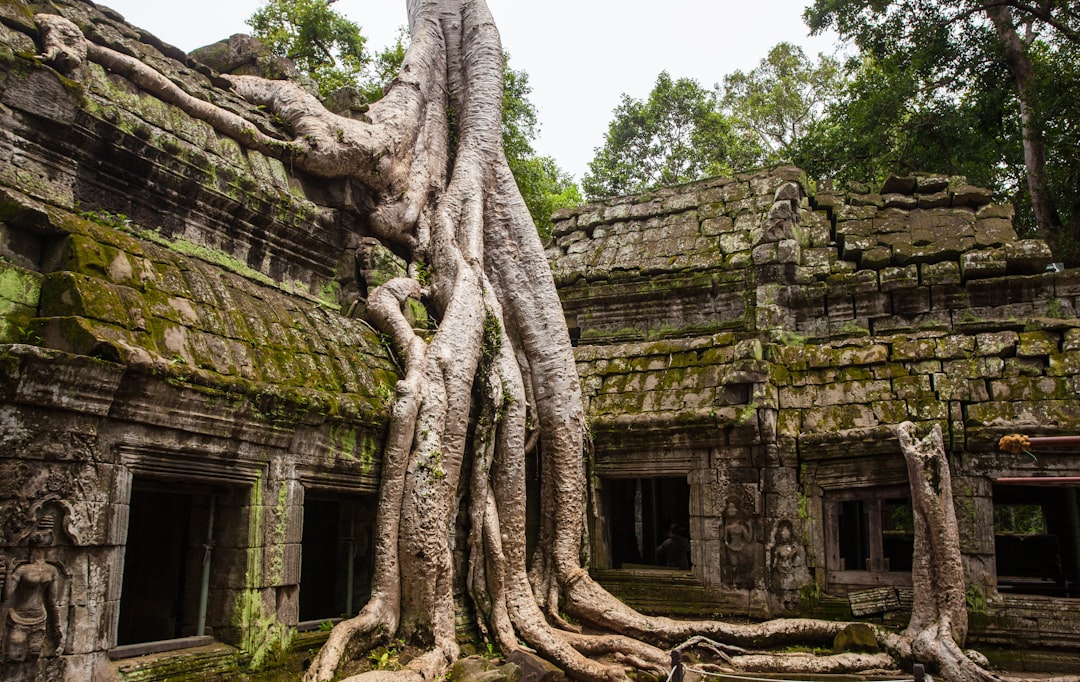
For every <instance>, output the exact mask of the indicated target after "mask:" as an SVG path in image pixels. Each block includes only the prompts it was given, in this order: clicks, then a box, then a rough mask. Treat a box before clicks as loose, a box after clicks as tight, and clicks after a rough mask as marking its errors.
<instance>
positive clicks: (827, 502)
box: [822, 484, 911, 587]
mask: <svg viewBox="0 0 1080 682" xmlns="http://www.w3.org/2000/svg"><path fill="white" fill-rule="evenodd" d="M910 498H911V491H910V488H909V487H908V486H907V485H896V484H894V485H869V486H861V487H856V488H847V489H837V490H825V491H824V494H823V496H822V512H823V517H824V518H823V526H824V530H825V569H826V570H825V573H826V576H825V577H826V582H827V583H828V585H829V586H830V587H832V586H837V585H843V586H878V585H882V586H900V587H909V586H911V571H908V570H904V571H893V570H890V569H889V568H888V567H887V566H886V563H887V559H886V558H885V557H884V551H883V540H884V533H883V529H882V523H881V519H882V515H881V510H882V507H883V506H884V503H885V501H886V500H894V499H910ZM850 501H862V502H864V504H866V503H868V504H866V507H867V510H868V512H869V513H868V514H867V517H868V522H869V525H870V528H869V533H868V535H869V541H870V548H869V549H870V566H869V567H867V568H848V567H846V566H845V567H844V568H839V566H841V564H842V563H843V560H842V559H841V557H840V538H839V535H840V518H839V516H840V506H841V504H842V503H844V502H850Z"/></svg>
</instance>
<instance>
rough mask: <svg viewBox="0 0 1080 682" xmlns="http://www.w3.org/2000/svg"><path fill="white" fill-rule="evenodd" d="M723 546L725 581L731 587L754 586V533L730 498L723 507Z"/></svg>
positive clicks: (740, 510)
mask: <svg viewBox="0 0 1080 682" xmlns="http://www.w3.org/2000/svg"><path fill="white" fill-rule="evenodd" d="M722 536H723V540H724V548H725V549H726V550H727V566H726V568H727V573H728V577H727V582H728V584H729V585H731V586H732V587H745V588H749V587H753V586H754V555H753V544H752V543H753V540H754V533H753V531H752V530H751V528H750V522H749V521H748V520H747V518H746V515H745V514H744V513H743V511H742V509H741V508H740V506H739V501H738V500H737V499H735V498H730V499H728V501H727V506H726V507H725V509H724V528H723V533H722Z"/></svg>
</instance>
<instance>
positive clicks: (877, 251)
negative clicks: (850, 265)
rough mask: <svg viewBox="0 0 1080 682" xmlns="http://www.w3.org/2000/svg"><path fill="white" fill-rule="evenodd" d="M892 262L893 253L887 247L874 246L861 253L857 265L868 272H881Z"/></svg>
mask: <svg viewBox="0 0 1080 682" xmlns="http://www.w3.org/2000/svg"><path fill="white" fill-rule="evenodd" d="M892 262H893V251H892V249H890V248H889V247H887V246H875V247H872V248H869V249H866V250H865V251H863V252H862V257H861V258H860V259H859V265H860V266H862V267H864V268H867V269H869V270H881V269H882V268H885V267H888V266H889V265H891V264H892Z"/></svg>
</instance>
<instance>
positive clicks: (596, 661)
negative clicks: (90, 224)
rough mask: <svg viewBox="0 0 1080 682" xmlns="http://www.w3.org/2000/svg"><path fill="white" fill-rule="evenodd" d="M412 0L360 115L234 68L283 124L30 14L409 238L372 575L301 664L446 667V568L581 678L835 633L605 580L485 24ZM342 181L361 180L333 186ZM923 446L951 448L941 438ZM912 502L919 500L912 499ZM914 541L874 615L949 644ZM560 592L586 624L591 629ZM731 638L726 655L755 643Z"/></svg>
mask: <svg viewBox="0 0 1080 682" xmlns="http://www.w3.org/2000/svg"><path fill="white" fill-rule="evenodd" d="M408 8H409V27H410V31H411V34H412V42H411V44H410V46H409V48H408V51H407V53H406V55H405V59H404V62H403V64H402V68H401V72H400V75H399V76H398V78H397V79H395V80H394V81H393V82H392V83H391V84H390V86H389V87H388V89H387V92H386V94H385V96H384V97H383V98H382V99H380V100H379V101H378V102H375V103H374V104H372V105H371V108H370V110H369V111H368V112H367V117H366V119H365V120H363V121H359V120H354V119H351V118H343V117H340V116H336V115H334V114H332V113H330V112H328V111H327V110H326V109H325V108H323V106H322V105H321V104H320V103H319V101H318V99H317V98H315V97H314V96H313V95H311V94H310V93H309V92H308V91H306V90H305V89H304V88H302V87H300V86H298V85H296V84H294V83H291V82H288V81H268V80H264V79H261V78H256V77H234V78H232V79H231V82H232V84H233V86H234V88H235V89H236V91H237V92H238V93H239V94H241V95H242V96H243V97H245V98H246V99H248V100H249V101H250V102H253V103H257V104H259V105H260V106H264V107H267V108H269V109H272V110H273V111H275V112H276V113H277V114H278V116H280V117H281V118H282V119H283V120H284V121H286V122H287V123H288V125H289V127H290V128H291V130H292V132H293V134H294V140H293V141H291V142H289V141H282V140H279V139H272V138H270V137H268V136H267V135H265V134H264V133H263V132H261V131H260V130H259V129H258V128H256V127H255V126H254V125H253V124H252V123H251V122H249V121H248V120H246V119H245V118H243V117H242V116H240V115H238V114H237V113H235V112H233V111H231V110H226V109H223V108H219V107H217V106H215V105H213V104H211V103H208V102H206V101H205V100H202V99H198V98H195V97H193V96H191V95H189V94H188V93H187V92H185V91H184V90H183V89H181V88H180V87H179V86H177V85H176V84H175V83H173V82H172V81H171V80H169V79H167V78H165V77H164V76H162V74H160V73H158V72H157V71H155V70H154V69H153V68H152V67H150V66H148V65H147V64H144V63H143V62H141V61H138V60H136V59H134V58H132V57H131V56H129V55H126V54H122V53H120V52H117V51H114V50H112V49H110V48H108V47H104V46H102V45H98V44H96V43H93V42H88V41H86V40H85V39H84V38H83V36H82V35H81V33H80V32H79V30H78V28H77V27H75V25H74V24H72V23H71V22H69V21H67V20H65V19H61V18H59V17H52V16H47V15H39V22H40V24H41V27H42V34H43V35H44V36H45V39H44V40H45V51H44V52H45V54H44V58H45V59H46V60H47V61H49V62H50V63H53V64H56V65H57V66H58V68H65V69H71V68H73V65H77V64H78V62H79V61H80V59H82V58H83V57H84V56H85V57H89V58H90V59H92V60H93V61H95V62H97V63H99V64H101V65H102V66H104V67H105V68H107V69H109V70H111V71H113V72H114V73H115V74H118V75H119V76H123V77H126V78H128V79H129V80H131V81H132V82H133V83H134V84H136V85H137V86H138V87H140V88H142V89H143V90H146V91H148V92H151V93H153V94H155V95H156V96H157V97H159V98H161V99H163V100H165V101H167V102H170V103H172V104H174V105H176V106H178V107H180V108H182V109H183V110H185V111H186V112H188V113H189V114H190V115H192V116H196V117H198V118H201V119H203V120H205V121H207V122H209V123H210V124H211V125H213V126H214V127H215V128H216V129H217V130H218V131H219V132H220V133H222V134H224V135H228V136H230V137H233V138H234V139H236V140H237V141H239V142H241V143H242V144H244V145H246V146H248V147H250V148H254V149H258V150H261V151H263V152H265V153H267V154H276V155H280V156H282V157H285V158H288V159H290V160H291V161H292V163H293V165H294V167H295V168H297V169H299V170H301V171H302V172H305V173H308V174H311V175H313V176H316V177H323V178H349V179H350V180H352V181H353V182H354V183H356V184H358V185H359V186H362V187H363V188H365V192H363V193H362V194H364V195H365V196H364V197H363V199H362V200H363V201H365V202H367V203H365V207H366V208H369V209H370V214H369V220H368V223H369V227H370V230H371V231H372V233H373V234H374V236H376V237H378V238H380V239H382V240H384V241H385V242H387V243H389V244H392V245H393V246H394V248H395V249H397V250H398V251H399V252H404V253H407V254H408V257H409V260H410V268H409V270H410V272H411V273H412V275H413V276H407V277H399V278H396V279H392V280H390V281H388V282H386V283H384V284H382V285H381V286H379V287H377V288H375V289H374V290H373V291H372V292H370V294H369V297H368V310H369V314H370V317H371V321H372V322H373V323H374V324H375V325H377V326H378V327H379V329H381V330H382V331H383V332H384V333H385V334H386V335H387V336H388V337H389V338H390V339H391V341H392V344H393V346H394V349H395V352H396V354H397V355H398V357H399V358H400V360H401V364H402V366H403V372H402V376H401V378H400V380H399V381H398V383H397V385H396V393H395V397H394V399H393V401H392V405H391V406H390V408H389V427H388V433H387V437H386V444H385V451H384V455H383V457H384V459H383V465H382V469H381V483H380V490H379V503H378V517H377V519H376V528H375V540H374V541H375V548H376V552H375V569H374V576H373V581H372V585H371V594H372V596H371V599H370V601H369V602H368V603H367V605H366V606H365V607H364V608H363V609H362V610H361V611H360V613H359V614H358V615H356V616H355V617H353V618H350V619H348V620H345V621H343V622H341V623H340V624H338V625H337V626H336V627H335V628H334V630H333V632H332V633H331V635H330V639H329V641H328V642H327V643H326V645H325V646H324V647H323V648H322V649H321V651H320V653H319V655H318V657H317V659H316V660H315V661H314V663H313V664H312V666H311V668H310V669H309V671H308V673H307V676H306V677H307V679H308V680H329V679H331V678H333V677H334V676H335V675H336V674H337V671H338V669H339V665H340V663H341V662H342V660H343V659H344V658H346V657H348V656H349V655H351V654H352V653H355V652H357V651H360V650H363V649H365V648H367V647H369V646H371V645H373V644H374V643H376V642H378V641H380V640H385V639H387V638H389V637H392V636H397V637H402V638H405V639H408V640H409V641H410V642H413V643H415V644H418V645H420V646H422V647H424V649H425V651H426V653H424V654H422V655H420V656H417V657H416V658H414V659H413V660H412V661H410V662H409V664H408V665H407V667H406V669H405V670H403V671H399V672H396V673H393V674H395V675H398V676H401V677H405V678H409V679H413V680H420V679H435V678H438V677H439V676H440V675H442V674H443V673H444V672H445V671H446V669H447V668H448V667H449V665H450V664H451V663H452V662H453V661H454V660H455V659H456V658H457V656H458V653H459V648H458V643H457V639H456V632H455V620H456V619H455V600H454V588H455V586H457V585H460V584H464V585H465V586H466V587H467V589H468V593H469V595H470V596H471V604H472V607H473V611H474V612H475V615H476V617H477V625H478V627H479V628H480V629H481V631H482V632H484V633H485V636H486V637H488V638H489V640H490V641H492V642H494V643H495V644H496V645H497V646H498V647H499V648H500V649H501V650H502V651H503V652H504V653H510V652H512V651H515V650H518V649H520V648H522V647H523V646H528V647H531V648H532V649H534V650H536V651H537V652H539V653H540V654H541V655H542V656H544V657H545V658H547V659H549V660H551V661H553V662H554V663H556V664H557V665H559V666H560V667H561V668H562V669H564V670H565V671H567V672H568V673H569V674H570V675H572V676H574V677H576V678H579V679H587V680H622V679H627V668H628V667H632V668H637V669H645V670H654V671H662V670H663V668H664V666H665V665H666V663H667V661H668V656H667V655H666V654H664V653H663V652H662V650H661V649H660V647H667V646H672V645H674V644H677V643H679V642H681V641H683V640H686V639H687V638H690V637H691V636H693V635H705V636H709V637H711V638H713V639H715V640H721V641H723V642H724V643H725V644H726V645H729V647H730V646H743V647H749V646H753V647H769V646H774V645H777V644H788V643H811V644H823V643H829V642H831V640H832V637H833V636H834V635H835V634H836V633H837V632H838V631H839V630H840V629H842V628H843V627H844V625H845V624H843V623H834V622H823V621H814V620H775V621H770V622H766V623H760V624H750V625H746V624H729V623H724V622H719V621H695V622H682V621H675V620H670V619H667V618H660V617H647V616H644V615H641V614H639V613H637V612H635V611H633V610H631V609H629V608H628V607H626V606H625V605H623V604H622V603H620V602H619V601H617V600H616V599H614V598H613V597H612V596H611V595H609V594H608V593H607V592H605V591H604V590H603V589H602V588H600V586H599V585H597V584H596V583H595V582H594V581H593V580H592V579H591V578H590V576H589V574H588V572H587V571H586V570H585V569H584V568H583V567H582V561H581V555H580V548H581V547H582V545H583V536H584V533H585V528H584V516H585V496H586V494H585V490H586V488H585V483H586V478H585V471H584V467H583V457H582V452H583V444H584V443H583V441H584V414H583V409H582V401H581V397H580V391H579V386H578V375H577V371H576V367H575V363H574V356H573V353H572V349H571V345H570V339H569V335H568V333H567V329H566V325H565V321H564V318H563V313H562V308H561V306H560V302H559V298H558V296H557V293H556V290H555V286H554V282H553V278H552V276H551V273H550V270H549V268H548V265H547V262H546V261H545V259H544V254H543V250H542V247H541V244H540V239H539V237H538V235H537V233H536V230H535V229H534V226H533V224H532V221H531V220H530V219H529V215H528V212H527V210H526V207H525V205H524V202H523V201H522V199H521V196H520V194H519V193H518V191H517V189H516V187H515V185H514V181H513V176H512V175H511V173H510V169H509V167H508V166H507V163H506V158H505V155H504V153H503V150H502V145H501V139H502V135H501V124H500V112H501V110H502V106H501V104H502V84H503V51H502V47H501V45H500V42H499V37H498V33H497V32H496V30H495V26H494V22H493V20H492V17H491V15H490V13H489V11H488V9H487V6H486V4H485V3H484V1H483V0H415V1H412V2H409V4H408ZM355 194H361V193H360V192H357V193H355ZM339 200H340V201H344V202H347V201H352V200H357V198H356V197H355V196H354V195H353V193H346V194H345V195H344V196H342V197H341V198H340V199H339ZM353 208H357V207H353ZM421 271H423V272H424V273H425V276H424V277H420V276H419V275H420V273H421ZM409 299H419V300H421V301H422V302H423V303H424V304H425V305H427V306H428V307H429V309H430V310H431V312H432V314H433V315H434V316H435V317H436V319H437V320H438V326H437V329H436V331H434V333H429V332H428V331H427V330H425V331H423V332H418V331H416V330H414V329H413V327H412V326H411V325H410V324H409V321H408V320H407V318H406V316H405V314H404V313H403V307H404V306H405V304H406V303H407V302H408V300H409ZM901 435H902V437H903V438H907V436H906V432H901ZM534 436H538V437H534ZM909 441H910V439H908V440H905V441H904V442H905V448H908V444H909ZM535 442H538V443H539V444H538V446H537V447H539V453H540V460H541V466H540V470H541V472H542V476H541V488H542V490H543V495H542V500H541V503H542V507H543V509H542V513H541V519H542V524H541V529H540V533H539V540H538V543H539V547H538V549H537V551H536V553H535V561H534V563H533V565H532V567H531V570H527V567H526V551H525V528H524V523H525V466H524V463H525V458H526V451H527V450H528V449H529V448H530V447H533V444H534V443H535ZM934 442H935V443H937V444H940V437H939V438H938V439H937V440H936V441H934ZM908 449H910V448H908ZM939 454H940V453H939ZM932 466H934V467H941V466H947V464H945V463H944V462H942V461H941V458H940V457H938V458H937V459H935V460H934V462H933V463H932ZM916 475H917V474H913V476H916ZM940 480H943V481H944V480H947V479H945V478H942V479H940ZM943 485H947V484H943ZM932 492H933V493H936V494H940V493H941V490H940V488H936V489H935V490H933V491H932ZM920 510H921V506H919V505H916V514H917V515H918V514H920V513H922V512H921V511H920ZM459 514H460V516H463V517H465V518H466V519H467V523H466V524H465V525H466V527H467V528H466V530H467V536H466V537H465V540H464V546H463V547H458V548H457V549H458V550H459V551H463V553H464V554H465V556H466V557H467V558H466V561H465V567H464V569H463V573H462V572H459V569H458V567H459V564H458V563H456V562H455V561H454V556H453V554H454V545H453V543H454V542H455V540H456V536H457V529H458V523H459ZM940 528H941V523H939V522H938V521H936V520H933V519H931V520H929V521H927V522H926V523H922V524H920V523H919V522H918V519H917V523H916V529H917V530H916V532H917V534H918V533H920V532H922V531H920V530H919V529H924V530H925V531H926V532H929V533H931V534H934V533H937V532H938V529H940ZM916 544H917V546H920V547H927V548H928V549H927V553H926V556H927V557H928V558H926V561H928V562H930V563H931V564H934V565H937V564H941V565H942V566H943V567H944V571H936V570H934V567H933V566H927V568H926V570H925V572H923V571H920V572H919V573H918V575H917V576H916V577H917V580H916V583H915V584H916V591H917V595H916V614H914V615H913V618H912V626H911V628H909V632H908V633H906V634H905V635H894V634H891V633H888V632H885V631H880V630H879V631H878V633H877V634H878V638H879V640H880V641H881V642H882V644H883V645H884V646H885V647H886V648H887V649H888V650H889V651H890V653H891V654H892V655H893V656H895V657H898V658H900V659H903V658H905V657H906V656H907V655H909V654H910V651H911V648H912V646H913V643H915V644H917V643H918V642H920V641H925V643H926V647H925V651H927V652H928V654H927V655H930V656H933V655H934V653H935V652H937V651H938V650H939V649H940V650H942V651H946V650H947V652H948V653H950V655H952V654H955V651H956V650H957V649H956V647H955V646H952V645H949V644H948V643H947V642H946V644H943V645H941V646H937V645H935V642H938V641H943V638H947V639H950V640H951V638H957V639H960V640H962V638H963V631H964V629H963V627H962V624H961V623H958V622H957V616H956V602H955V595H954V593H953V592H947V593H944V596H943V598H937V597H938V595H937V592H938V591H939V590H938V585H939V584H940V582H941V580H940V578H941V577H942V576H944V577H945V578H947V579H956V575H957V574H956V566H958V565H959V556H958V549H957V545H956V543H955V542H951V541H949V540H948V538H946V541H945V542H942V543H938V542H935V541H934V538H932V537H931V538H924V539H923V541H922V542H921V544H920V540H919V539H917V540H916ZM923 577H926V580H923V579H922V578H923ZM923 591H925V592H926V594H923ZM563 613H567V614H570V615H572V616H574V617H575V618H576V619H578V620H579V621H580V622H583V623H586V624H588V625H590V626H592V627H593V628H595V632H597V633H600V634H594V633H590V634H585V633H583V632H582V631H581V630H579V629H578V628H576V627H574V626H572V625H570V624H569V623H567V621H566V620H565V619H564V618H563V617H562V615H561V614H563ZM729 651H734V649H731V648H729ZM602 657H603V658H602ZM730 658H731V661H732V663H733V664H734V665H739V664H740V663H745V662H746V661H748V660H759V659H757V658H755V657H754V656H750V655H746V656H743V655H739V656H732V657H730ZM953 658H955V656H953ZM953 658H950V659H948V660H946V659H944V658H943V659H942V660H941V663H942V666H943V670H946V671H949V670H952V669H954V668H951V667H946V664H947V663H949V661H952V660H953ZM765 660H766V663H767V664H768V665H769V666H770V667H773V668H776V669H785V668H786V669H792V668H793V667H794V666H796V665H797V666H799V667H798V668H797V669H798V670H801V671H804V672H811V671H818V672H821V671H828V670H837V669H842V668H852V667H866V666H870V667H873V668H880V667H883V666H889V665H892V664H893V658H890V656H888V655H886V654H879V655H873V656H865V655H861V654H841V655H838V656H822V657H816V658H814V657H810V658H809V659H808V658H807V657H806V656H796V657H792V656H784V655H779V654H776V655H768V656H767V657H766V659H765ZM955 669H958V670H963V671H965V672H964V675H967V676H966V677H957V679H973V678H972V677H971V676H970V675H969V673H970V671H972V670H975V671H976V674H978V675H982V673H981V671H979V670H978V669H977V668H975V667H973V666H971V665H968V664H963V663H962V662H961V665H959V667H957V668H955ZM371 674H372V675H373V676H374V677H375V678H379V677H380V676H381V675H383V674H385V673H383V672H381V671H375V672H373V673H371Z"/></svg>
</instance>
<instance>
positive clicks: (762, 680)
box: [668, 665, 915, 682]
mask: <svg viewBox="0 0 1080 682" xmlns="http://www.w3.org/2000/svg"><path fill="white" fill-rule="evenodd" d="M683 669H684V670H686V671H688V672H692V673H697V674H698V675H703V676H705V677H726V678H728V679H730V680H745V681H746V682H777V680H783V682H809V680H797V679H791V678H787V677H752V676H750V675H739V674H737V673H714V672H711V671H708V670H701V669H699V668H691V667H690V666H688V665H684V666H683ZM668 679H669V680H670V679H671V676H670V675H668ZM874 682H915V678H913V677H906V678H903V679H899V680H874Z"/></svg>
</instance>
